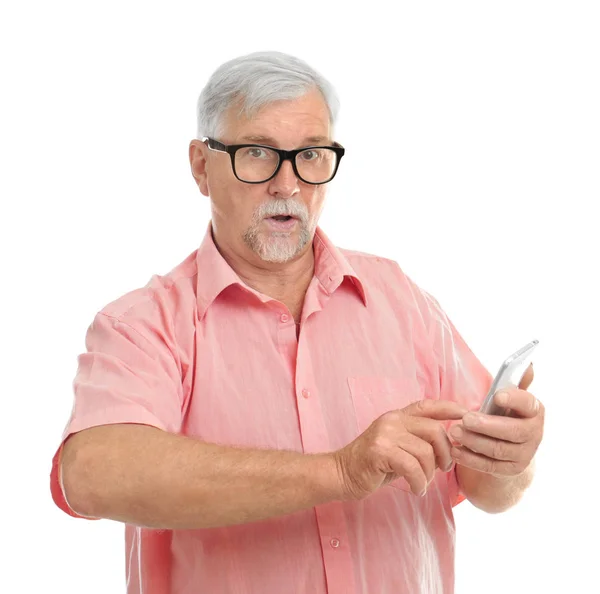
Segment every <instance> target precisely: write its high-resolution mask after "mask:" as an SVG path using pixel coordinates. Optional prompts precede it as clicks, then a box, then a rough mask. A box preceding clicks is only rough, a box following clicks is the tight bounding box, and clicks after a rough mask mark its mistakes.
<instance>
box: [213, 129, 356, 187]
mask: <svg viewBox="0 0 600 594" xmlns="http://www.w3.org/2000/svg"><path fill="white" fill-rule="evenodd" d="M202 142H204V143H205V144H206V145H207V146H208V148H209V149H211V150H213V151H219V152H222V153H229V157H230V158H231V167H232V168H233V174H234V175H235V177H237V179H239V180H240V181H241V182H244V183H247V184H262V183H264V182H266V181H269V180H270V179H272V178H274V177H275V176H276V175H277V173H278V171H279V170H280V169H281V165H282V163H283V162H284V161H288V160H289V161H291V163H292V167H293V169H294V173H295V174H296V176H297V177H298V178H299V179H301V180H302V181H303V182H305V183H307V184H313V185H320V184H326V183H327V182H330V181H331V180H332V179H333V178H334V177H335V174H336V172H337V169H338V167H339V165H340V161H341V159H342V157H343V156H344V153H345V149H344V147H342V146H341V145H340V144H338V143H337V142H334V143H333V145H332V146H305V147H303V148H299V149H295V150H293V151H284V150H281V149H277V148H274V147H272V146H265V145H262V144H231V145H225V144H223V143H222V142H219V141H218V140H215V139H214V138H208V137H207V136H205V137H204V138H202Z"/></svg>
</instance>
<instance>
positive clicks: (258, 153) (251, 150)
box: [246, 146, 269, 159]
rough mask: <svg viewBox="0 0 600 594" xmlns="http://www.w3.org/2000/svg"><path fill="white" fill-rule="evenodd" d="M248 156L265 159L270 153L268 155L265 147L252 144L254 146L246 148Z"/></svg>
mask: <svg viewBox="0 0 600 594" xmlns="http://www.w3.org/2000/svg"><path fill="white" fill-rule="evenodd" d="M246 156H247V157H252V158H253V159H265V158H267V157H268V156H269V155H268V153H267V151H265V150H264V149H261V148H259V147H256V146H252V147H248V148H247V149H246Z"/></svg>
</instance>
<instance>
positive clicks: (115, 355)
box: [50, 308, 182, 518]
mask: <svg viewBox="0 0 600 594" xmlns="http://www.w3.org/2000/svg"><path fill="white" fill-rule="evenodd" d="M163 319H164V318H163V317H162V316H161V315H160V314H159V312H158V311H157V308H151V309H148V310H147V311H146V312H145V313H144V314H143V315H138V316H134V315H127V322H124V321H122V320H121V319H117V318H116V317H113V316H110V315H107V314H105V313H103V312H100V313H98V314H96V316H95V318H94V320H93V322H92V324H91V325H90V327H89V328H88V330H87V333H86V341H85V343H86V349H87V352H86V353H83V354H81V355H79V357H78V369H77V374H76V376H75V379H74V381H73V389H74V404H73V409H72V412H71V417H70V419H69V421H68V423H67V426H66V428H65V430H64V432H63V435H62V438H61V443H60V446H59V448H58V450H57V451H56V453H55V455H54V457H53V460H52V470H51V472H50V491H51V494H52V498H53V499H54V502H55V503H56V505H57V506H58V507H59V508H60V509H62V510H63V511H64V512H65V513H67V514H69V515H70V516H73V517H79V518H81V517H83V516H80V515H78V514H77V513H76V512H74V511H73V510H72V509H71V508H70V507H69V505H68V502H67V501H66V498H65V496H64V491H63V488H62V480H61V476H60V461H61V456H62V448H63V446H64V443H65V441H66V440H67V439H68V438H69V437H70V436H71V435H73V434H74V433H77V432H79V431H81V430H83V429H88V428H90V427H96V426H99V425H109V424H115V423H137V424H143V425H151V426H154V427H157V428H159V429H162V430H164V431H168V432H171V433H178V432H179V431H180V429H181V423H182V413H181V410H182V406H181V404H182V382H181V371H180V365H179V362H178V358H177V356H176V353H175V352H174V350H173V348H172V347H171V346H170V345H172V344H173V340H172V338H171V337H170V336H169V333H168V331H167V330H166V329H165V328H164V327H163V326H164V322H163Z"/></svg>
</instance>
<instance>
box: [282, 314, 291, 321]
mask: <svg viewBox="0 0 600 594" xmlns="http://www.w3.org/2000/svg"><path fill="white" fill-rule="evenodd" d="M289 319H290V316H288V315H287V314H281V318H280V320H281V321H282V322H284V323H285V322H287V321H288V320H289Z"/></svg>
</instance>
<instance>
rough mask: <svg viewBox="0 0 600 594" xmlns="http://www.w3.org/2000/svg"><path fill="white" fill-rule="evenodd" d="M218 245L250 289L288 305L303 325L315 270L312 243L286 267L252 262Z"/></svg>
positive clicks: (297, 320)
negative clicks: (305, 301) (305, 305)
mask: <svg viewBox="0 0 600 594" xmlns="http://www.w3.org/2000/svg"><path fill="white" fill-rule="evenodd" d="M213 239H214V235H213ZM215 245H216V246H217V249H218V250H219V252H220V253H221V255H222V256H223V258H224V259H225V261H226V262H227V263H228V264H229V266H231V268H232V269H233V270H234V271H235V272H236V274H237V275H238V276H239V277H240V278H241V279H242V281H243V282H244V283H245V284H246V285H248V286H249V287H251V288H253V289H254V290H255V291H258V292H259V293H262V294H264V295H268V296H269V297H272V298H273V299H276V300H277V301H280V302H281V303H283V304H284V305H286V306H287V307H288V309H289V310H290V312H291V313H292V315H293V316H294V319H295V320H296V322H297V323H298V322H300V314H301V313H302V306H303V304H304V296H305V295H306V291H307V289H308V286H309V285H310V282H311V280H312V278H313V275H314V270H315V258H314V251H313V246H312V243H311V244H310V246H309V247H308V249H307V250H305V251H304V253H302V254H301V255H300V256H299V257H298V258H296V259H295V260H293V261H290V262H286V263H283V264H276V263H272V262H262V261H259V262H258V263H255V262H250V261H248V260H246V259H244V258H243V257H241V256H239V255H238V254H236V253H235V252H233V251H232V250H230V249H229V247H228V246H219V245H218V244H217V241H216V239H215Z"/></svg>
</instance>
